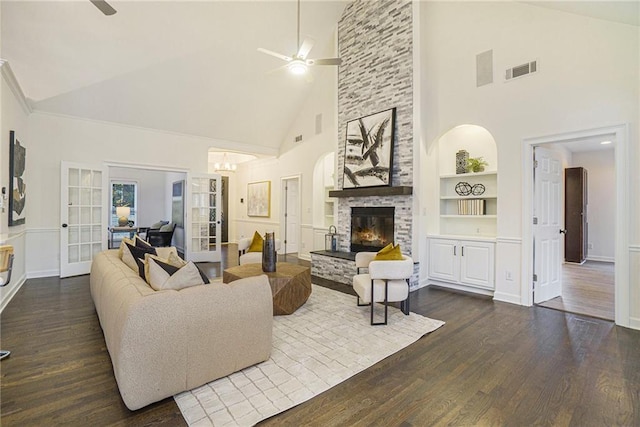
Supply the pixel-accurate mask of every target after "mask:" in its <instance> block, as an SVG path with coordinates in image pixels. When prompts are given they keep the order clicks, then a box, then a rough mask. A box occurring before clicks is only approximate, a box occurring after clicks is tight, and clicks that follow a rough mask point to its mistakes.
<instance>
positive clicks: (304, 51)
mask: <svg viewBox="0 0 640 427" xmlns="http://www.w3.org/2000/svg"><path fill="white" fill-rule="evenodd" d="M313 43H314V41H313V39H310V38H306V39H304V41H303V42H302V46H300V49H299V50H298V54H297V55H296V56H297V57H298V58H300V59H306V58H307V55H309V52H311V49H312V48H313Z"/></svg>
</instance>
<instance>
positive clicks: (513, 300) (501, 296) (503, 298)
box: [493, 292, 522, 305]
mask: <svg viewBox="0 0 640 427" xmlns="http://www.w3.org/2000/svg"><path fill="white" fill-rule="evenodd" d="M493 300H494V301H500V302H508V303H509V304H516V305H522V302H521V301H520V295H514V294H508V293H505V292H495V293H494V294H493Z"/></svg>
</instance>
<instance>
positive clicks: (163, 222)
mask: <svg viewBox="0 0 640 427" xmlns="http://www.w3.org/2000/svg"><path fill="white" fill-rule="evenodd" d="M168 223H169V221H158V222H156V223H155V224H151V227H149V229H152V230H157V229H159V228H160V227H162V226H163V225H165V224H168Z"/></svg>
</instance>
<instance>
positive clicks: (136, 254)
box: [122, 243, 156, 278]
mask: <svg viewBox="0 0 640 427" xmlns="http://www.w3.org/2000/svg"><path fill="white" fill-rule="evenodd" d="M146 253H150V254H153V255H156V250H155V248H153V247H149V248H136V247H135V246H134V245H132V244H131V243H125V247H124V249H123V251H122V262H124V263H125V264H127V266H129V268H130V269H132V270H133V271H135V272H137V273H138V274H140V277H143V278H144V269H143V271H142V272H141V271H140V267H139V266H138V262H137V261H136V259H137V258H139V259H144V254H146Z"/></svg>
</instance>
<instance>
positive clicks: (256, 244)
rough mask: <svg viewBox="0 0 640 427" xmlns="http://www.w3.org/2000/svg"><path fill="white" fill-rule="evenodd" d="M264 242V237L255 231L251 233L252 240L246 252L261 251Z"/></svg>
mask: <svg viewBox="0 0 640 427" xmlns="http://www.w3.org/2000/svg"><path fill="white" fill-rule="evenodd" d="M263 244H264V239H263V238H262V236H261V235H260V233H258V232H257V231H256V232H255V233H253V240H251V244H250V245H249V249H247V252H262V246H263Z"/></svg>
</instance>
